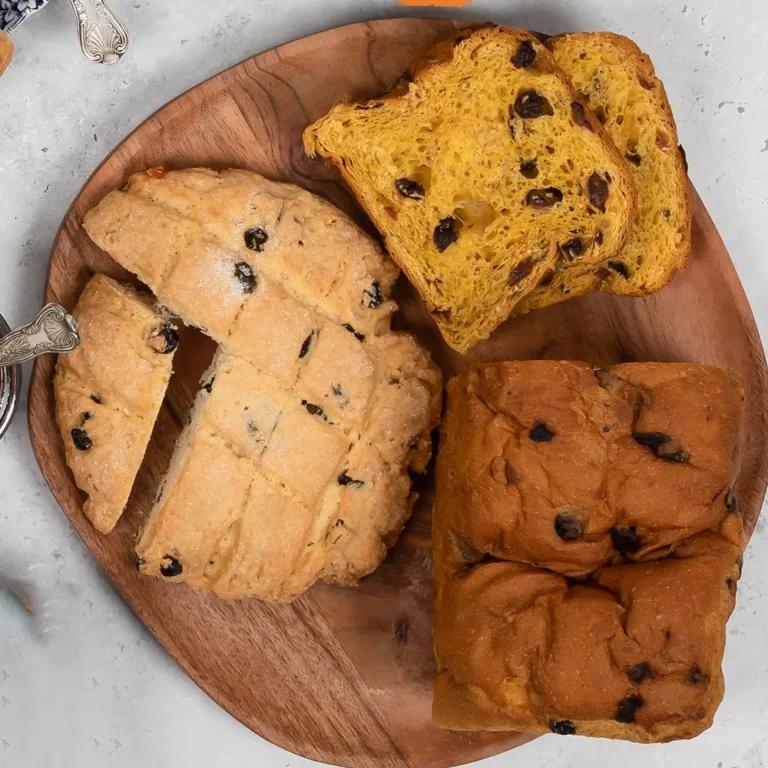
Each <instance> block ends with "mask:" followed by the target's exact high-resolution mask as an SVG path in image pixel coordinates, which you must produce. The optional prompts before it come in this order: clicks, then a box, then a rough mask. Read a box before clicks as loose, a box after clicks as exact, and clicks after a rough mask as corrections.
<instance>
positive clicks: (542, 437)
mask: <svg viewBox="0 0 768 768" xmlns="http://www.w3.org/2000/svg"><path fill="white" fill-rule="evenodd" d="M555 434H556V433H555V432H551V431H550V430H549V429H548V428H547V425H546V424H544V423H543V422H542V423H540V424H536V425H535V426H534V427H533V429H532V430H531V431H530V432H529V433H528V436H529V437H530V438H531V440H533V441H534V442H535V443H548V442H549V441H550V440H551V439H552V438H553V437H555Z"/></svg>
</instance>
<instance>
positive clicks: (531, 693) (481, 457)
mask: <svg viewBox="0 0 768 768" xmlns="http://www.w3.org/2000/svg"><path fill="white" fill-rule="evenodd" d="M447 394H448V405H447V409H446V414H445V418H444V420H443V425H442V430H441V439H440V452H439V455H438V460H437V495H436V501H435V507H434V510H433V553H434V575H435V623H434V637H435V654H436V658H437V668H438V673H437V681H436V687H435V698H434V706H433V717H434V719H435V722H436V723H437V724H438V725H439V726H441V727H444V728H450V729H452V730H478V729H479V730H521V731H526V732H530V733H546V732H550V731H552V732H555V733H560V734H572V733H577V734H582V735H592V736H603V737H608V738H623V739H628V740H632V741H645V742H655V741H668V740H672V739H678V738H689V737H691V736H694V735H696V734H698V733H700V732H701V731H703V730H704V729H706V728H707V727H709V725H710V724H711V722H712V718H713V717H714V713H715V710H716V709H717V706H718V705H719V702H720V700H721V698H722V692H723V681H722V673H721V669H720V665H721V661H722V654H723V648H724V643H725V622H726V620H727V618H728V616H729V615H730V613H731V611H732V609H733V604H734V596H735V591H736V581H737V579H738V577H739V571H740V569H739V565H738V561H739V556H740V554H741V550H742V546H743V538H742V529H741V517H740V515H739V513H738V511H737V510H738V503H737V499H736V497H735V495H734V492H733V490H732V487H733V483H734V481H735V478H736V475H737V470H738V464H737V461H736V460H735V459H734V456H735V454H736V449H737V446H738V444H739V434H740V422H741V416H742V410H743V397H744V393H743V390H742V389H741V385H740V381H739V377H738V376H737V375H736V374H734V373H733V372H730V371H726V370H723V369H719V368H713V367H707V366H700V365H694V364H672V363H668V364H661V363H658V364H642V363H637V364H635V363H633V364H625V365H619V366H614V367H612V368H608V369H593V368H591V367H590V366H588V365H587V364H585V363H568V362H550V361H531V362H509V363H498V364H494V365H486V366H470V367H468V368H466V369H465V370H464V372H463V373H462V374H461V376H460V377H458V378H457V379H453V380H452V381H451V382H450V383H449V384H448V388H447Z"/></svg>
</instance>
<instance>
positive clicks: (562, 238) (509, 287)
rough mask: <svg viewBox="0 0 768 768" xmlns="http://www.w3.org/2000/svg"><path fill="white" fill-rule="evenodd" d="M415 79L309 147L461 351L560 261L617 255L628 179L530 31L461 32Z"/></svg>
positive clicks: (630, 205) (320, 133)
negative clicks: (342, 184) (331, 166)
mask: <svg viewBox="0 0 768 768" xmlns="http://www.w3.org/2000/svg"><path fill="white" fill-rule="evenodd" d="M410 78H411V82H410V83H407V84H405V85H403V86H402V87H400V88H398V89H396V90H394V91H393V92H391V93H389V94H386V95H384V96H382V97H380V98H378V99H373V100H371V101H368V102H365V103H359V104H340V105H337V106H335V107H333V109H331V110H330V112H329V113H328V114H327V115H326V116H325V117H323V118H321V119H320V120H319V121H317V122H316V123H315V124H314V125H312V126H310V127H309V128H308V129H307V130H306V132H305V134H304V145H305V148H306V151H307V152H308V153H309V154H310V155H315V154H320V155H322V156H324V157H328V158H330V159H331V160H333V161H334V162H335V163H336V164H337V165H338V166H339V168H340V170H341V173H342V175H343V176H344V178H345V180H346V181H347V182H348V183H349V184H350V186H351V187H352V189H353V190H354V192H355V193H356V195H357V197H358V199H359V200H360V202H361V204H362V205H363V206H364V208H365V209H366V211H367V212H368V214H369V215H370V216H371V218H372V219H373V221H374V223H375V224H376V226H377V227H378V228H379V230H380V231H381V232H382V234H383V235H384V238H385V241H386V245H387V248H388V250H389V252H390V253H391V255H392V257H393V258H394V259H395V261H397V263H398V264H399V265H400V266H401V267H402V268H403V270H404V271H405V273H406V274H407V275H408V277H409V279H410V280H411V282H412V283H413V284H414V285H415V286H416V288H417V289H418V291H419V293H420V294H421V296H422V297H423V298H424V300H425V302H426V304H427V306H428V308H429V311H430V312H431V314H432V317H433V318H434V319H435V321H436V323H437V325H438V327H439V328H440V330H441V332H442V334H443V336H444V337H445V339H446V341H447V342H448V343H449V344H450V345H451V346H453V347H454V348H455V349H457V350H459V351H461V352H465V351H466V350H467V349H468V348H469V347H470V346H471V345H472V344H474V343H475V342H477V341H479V340H480V339H484V338H486V337H487V336H488V335H489V334H490V333H491V331H493V329H494V328H495V327H496V326H497V325H499V323H501V322H502V321H503V320H505V319H506V318H507V317H508V315H509V314H510V312H511V311H512V310H513V309H514V307H515V305H516V304H517V303H518V302H519V301H520V300H521V299H522V298H523V297H524V296H525V295H526V294H528V293H530V292H531V291H532V290H533V289H534V288H535V287H536V285H537V284H538V283H539V282H540V281H541V280H542V279H543V278H544V276H545V275H546V274H547V273H548V272H549V271H550V270H552V269H553V268H554V267H555V265H556V263H558V261H559V260H560V261H565V262H571V261H578V262H579V263H581V264H600V263H602V262H605V261H606V260H609V259H612V258H614V257H616V255H617V254H618V253H619V251H620V250H621V249H622V247H623V246H624V244H625V243H626V241H627V239H628V237H629V235H630V232H631V229H632V224H633V221H634V218H635V211H636V203H635V189H634V182H633V180H632V174H631V172H630V171H629V168H628V167H627V163H626V161H625V160H624V158H623V157H622V156H621V155H620V154H619V152H618V151H617V150H616V148H615V147H614V146H613V144H612V143H611V142H610V140H609V139H608V138H607V136H606V135H605V132H604V130H603V128H602V126H601V125H600V124H599V122H598V121H597V120H596V119H595V118H594V116H593V115H591V113H590V112H589V110H587V109H585V108H584V106H583V105H582V103H581V102H580V101H579V100H578V99H577V97H576V94H575V93H574V91H573V89H572V88H571V86H570V83H569V81H568V78H567V77H566V76H565V74H564V73H563V71H562V70H561V69H560V68H559V67H558V66H557V64H556V62H555V60H554V58H553V56H552V55H551V54H550V52H549V51H548V50H547V48H546V47H545V46H544V45H543V44H542V43H540V42H539V41H538V40H537V39H535V38H534V37H532V36H531V35H530V34H528V33H527V32H524V31H521V30H515V29H503V28H498V27H495V28H488V27H482V28H478V29H474V30H464V31H462V32H461V33H459V34H458V35H457V36H456V37H454V38H453V39H451V40H448V41H445V42H443V43H441V44H440V45H439V46H438V47H437V48H436V49H435V50H434V51H433V52H432V54H430V55H429V56H427V57H426V59H425V60H424V61H422V62H420V63H419V64H418V66H416V67H414V68H413V70H412V74H411V75H410Z"/></svg>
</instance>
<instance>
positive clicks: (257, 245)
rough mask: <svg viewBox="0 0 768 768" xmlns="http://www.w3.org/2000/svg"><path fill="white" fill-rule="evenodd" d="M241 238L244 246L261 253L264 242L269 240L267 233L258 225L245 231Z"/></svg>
mask: <svg viewBox="0 0 768 768" xmlns="http://www.w3.org/2000/svg"><path fill="white" fill-rule="evenodd" d="M243 239H244V240H245V247H246V248H249V249H250V250H252V251H258V252H259V253H261V251H263V250H264V244H265V243H266V242H267V240H269V235H268V234H267V233H266V232H265V231H264V230H263V229H260V228H259V227H252V228H251V229H247V230H246V231H245V234H244V235H243Z"/></svg>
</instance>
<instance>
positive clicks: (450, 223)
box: [432, 216, 459, 253]
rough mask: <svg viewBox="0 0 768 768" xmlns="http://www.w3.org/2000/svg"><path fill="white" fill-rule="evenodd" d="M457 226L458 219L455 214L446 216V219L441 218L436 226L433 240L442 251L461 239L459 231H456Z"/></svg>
mask: <svg viewBox="0 0 768 768" xmlns="http://www.w3.org/2000/svg"><path fill="white" fill-rule="evenodd" d="M455 226H456V219H454V218H453V216H446V217H445V218H444V219H440V222H439V224H438V225H437V226H436V227H435V231H434V233H433V234H432V240H433V241H434V243H435V247H436V248H437V250H438V251H440V253H442V252H443V251H444V250H445V249H446V248H447V247H448V246H449V245H451V244H452V243H455V242H456V241H457V240H458V239H459V233H458V232H457V231H456V229H455Z"/></svg>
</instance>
